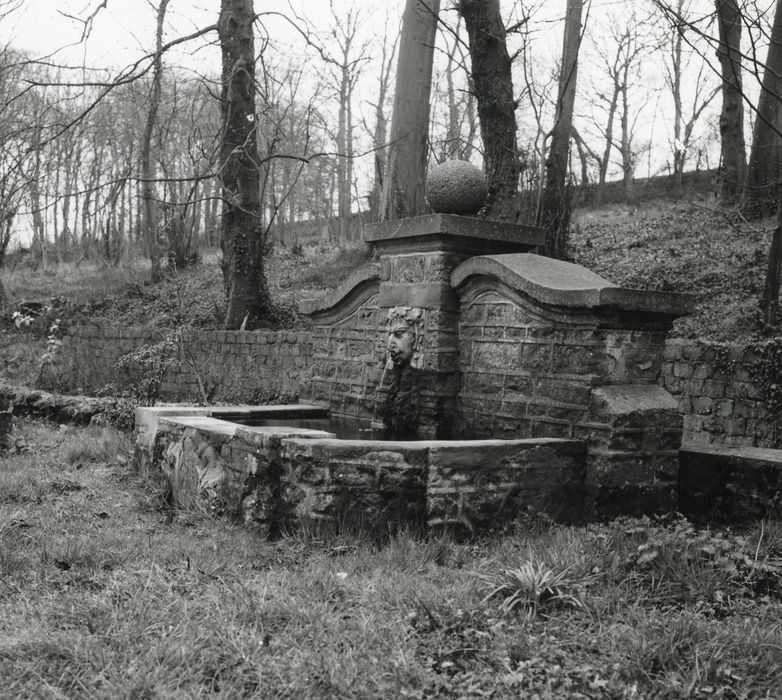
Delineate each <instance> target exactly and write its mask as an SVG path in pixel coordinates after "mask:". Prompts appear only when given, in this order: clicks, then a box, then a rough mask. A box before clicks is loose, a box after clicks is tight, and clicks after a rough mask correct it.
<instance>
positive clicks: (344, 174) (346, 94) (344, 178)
mask: <svg viewBox="0 0 782 700" xmlns="http://www.w3.org/2000/svg"><path fill="white" fill-rule="evenodd" d="M351 38H352V37H351V36H348V39H347V48H346V54H347V52H348V51H349V50H350V39H351ZM345 61H346V62H347V58H346V59H345ZM349 100H350V73H349V67H348V65H347V64H346V63H344V64H343V65H342V66H341V68H340V81H339V123H338V125H337V150H338V151H339V156H338V159H337V225H338V227H339V233H338V234H337V235H338V237H339V242H340V243H346V242H347V241H348V240H350V180H349V179H348V178H349V176H348V168H349V166H350V155H349V153H348V150H349V146H348V140H352V134H350V133H349V131H350V126H349V125H348V114H349V111H350V110H349ZM280 224H282V217H281V218H280Z"/></svg>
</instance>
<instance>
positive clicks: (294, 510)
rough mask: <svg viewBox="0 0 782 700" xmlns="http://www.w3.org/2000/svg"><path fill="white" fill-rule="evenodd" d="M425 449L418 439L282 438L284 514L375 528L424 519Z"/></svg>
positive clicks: (291, 519) (298, 519) (297, 519)
mask: <svg viewBox="0 0 782 700" xmlns="http://www.w3.org/2000/svg"><path fill="white" fill-rule="evenodd" d="M427 449H428V448H427V445H426V443H416V442H410V443H402V442H384V441H381V442H366V441H354V440H322V439H312V440H306V439H291V440H283V442H282V453H281V454H282V464H283V469H282V472H281V477H280V485H281V486H280V494H281V496H280V497H281V509H282V512H283V519H284V520H285V521H288V522H301V521H302V520H306V519H307V518H313V517H314V518H319V519H323V518H326V519H329V520H331V521H333V522H334V523H337V522H338V521H339V519H340V518H344V517H351V518H359V519H362V520H364V521H365V522H367V523H372V524H373V525H374V526H375V527H384V526H391V527H398V526H400V525H401V524H402V523H403V522H405V521H408V522H415V521H416V520H417V521H420V520H421V519H422V518H423V514H424V510H425V484H426V458H427Z"/></svg>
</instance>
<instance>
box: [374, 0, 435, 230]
mask: <svg viewBox="0 0 782 700" xmlns="http://www.w3.org/2000/svg"><path fill="white" fill-rule="evenodd" d="M439 11H440V0H407V4H406V5H405V12H404V16H403V17H402V35H401V41H400V44H399V61H398V63H397V71H396V92H395V94H394V110H393V113H392V117H391V144H390V146H389V149H388V165H387V167H386V176H385V179H384V180H383V197H382V201H381V205H380V210H381V217H382V218H383V219H401V218H403V217H405V216H415V215H417V214H423V213H424V212H426V211H427V206H426V199H425V196H424V185H425V182H426V161H427V156H428V148H427V142H428V137H429V97H430V94H431V89H432V62H433V59H434V40H435V35H436V33H437V14H438V12H439Z"/></svg>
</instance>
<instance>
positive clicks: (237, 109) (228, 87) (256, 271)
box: [218, 0, 271, 329]
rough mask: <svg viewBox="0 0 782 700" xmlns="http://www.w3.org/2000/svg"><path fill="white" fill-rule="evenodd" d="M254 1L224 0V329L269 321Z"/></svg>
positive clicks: (221, 26) (221, 33)
mask: <svg viewBox="0 0 782 700" xmlns="http://www.w3.org/2000/svg"><path fill="white" fill-rule="evenodd" d="M254 20H255V13H254V11H253V3H252V0H222V3H221V6H220V19H219V22H218V34H219V37H220V48H221V51H222V57H223V70H222V93H221V99H220V109H221V114H222V118H223V130H222V142H221V144H220V161H219V169H220V182H221V185H222V199H223V229H222V250H223V262H222V266H223V277H224V281H225V287H226V298H227V302H228V303H227V309H226V318H225V327H226V328H229V329H231V328H240V327H241V328H256V327H258V326H260V325H263V324H265V323H269V321H270V312H271V303H270V298H269V292H268V288H267V285H266V274H265V269H264V263H265V250H264V246H263V237H262V230H261V211H260V209H261V203H260V173H259V167H258V161H257V152H258V146H257V132H256V124H255V122H256V120H255V47H254V38H253V22H254Z"/></svg>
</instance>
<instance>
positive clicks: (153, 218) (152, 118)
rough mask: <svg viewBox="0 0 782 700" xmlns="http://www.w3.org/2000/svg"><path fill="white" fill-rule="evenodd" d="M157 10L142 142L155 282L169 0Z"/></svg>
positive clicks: (160, 272) (162, 0) (158, 266)
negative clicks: (157, 154)
mask: <svg viewBox="0 0 782 700" xmlns="http://www.w3.org/2000/svg"><path fill="white" fill-rule="evenodd" d="M159 2H160V4H159V5H158V9H157V27H156V29H155V57H154V63H153V67H152V90H151V92H150V95H149V109H148V110H147V121H146V124H145V125H144V136H143V140H142V142H141V177H142V179H143V184H142V189H141V197H142V199H143V201H144V235H145V238H146V243H147V253H148V255H149V260H150V262H151V263H152V281H153V282H159V281H160V280H161V279H162V277H163V266H162V263H161V258H162V257H163V251H162V250H161V246H160V245H159V244H158V240H157V239H158V235H157V234H158V230H157V229H158V211H157V188H156V187H155V182H154V177H155V172H154V165H153V163H152V133H153V131H154V130H155V122H156V121H157V112H158V107H159V105H160V84H161V82H162V79H163V55H162V47H163V22H164V21H165V19H166V8H167V7H168V3H169V0H159Z"/></svg>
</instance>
